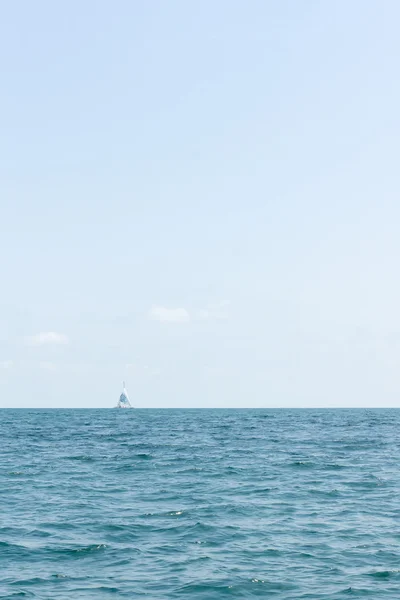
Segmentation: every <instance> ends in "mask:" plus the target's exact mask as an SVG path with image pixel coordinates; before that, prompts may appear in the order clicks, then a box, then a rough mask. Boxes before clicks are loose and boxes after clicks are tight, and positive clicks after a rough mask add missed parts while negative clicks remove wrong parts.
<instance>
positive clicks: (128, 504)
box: [0, 410, 400, 600]
mask: <svg viewBox="0 0 400 600" xmlns="http://www.w3.org/2000/svg"><path fill="white" fill-rule="evenodd" d="M0 440H1V446H0V483H1V485H0V597H1V598H14V597H16V598H17V597H21V598H22V597H26V598H43V599H45V598H46V599H52V600H54V599H62V600H64V599H74V600H76V599H77V598H82V599H86V598H87V599H89V598H90V599H92V598H93V599H94V598H96V599H100V600H101V599H108V598H113V599H115V598H148V599H163V600H166V599H173V598H194V599H198V600H200V599H201V600H203V599H204V600H206V599H207V600H208V599H210V600H218V599H220V598H221V599H222V598H228V597H229V598H235V599H236V598H277V599H282V600H283V599H285V600H290V599H296V600H300V599H316V600H317V599H318V600H320V599H323V598H329V599H336V598H337V599H339V598H349V597H350V598H364V597H367V596H368V597H369V598H373V599H374V600H378V599H380V598H385V599H389V598H390V599H391V598H393V599H396V600H397V599H398V598H399V597H400V467H399V455H400V411H399V410H325V411H324V410H320V411H318V410H236V411H235V410H199V411H196V410H192V411H190V410H186V411H178V410H134V411H116V410H93V411H91V410H80V411H79V410H65V411H61V410H54V411H28V410H21V411H12V410H2V411H0Z"/></svg>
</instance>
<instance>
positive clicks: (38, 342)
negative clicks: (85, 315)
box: [26, 331, 69, 346]
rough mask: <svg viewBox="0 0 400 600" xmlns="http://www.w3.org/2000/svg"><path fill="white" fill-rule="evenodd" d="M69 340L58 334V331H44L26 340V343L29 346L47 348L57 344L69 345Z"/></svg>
mask: <svg viewBox="0 0 400 600" xmlns="http://www.w3.org/2000/svg"><path fill="white" fill-rule="evenodd" d="M68 342H69V340H68V337H67V336H66V335H64V334H63V333H57V332H56V331H44V332H41V333H38V334H37V335H33V336H31V337H28V338H26V343H27V344H28V345H29V346H45V345H55V344H58V345H60V344H68Z"/></svg>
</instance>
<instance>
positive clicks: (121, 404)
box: [116, 381, 132, 408]
mask: <svg viewBox="0 0 400 600" xmlns="http://www.w3.org/2000/svg"><path fill="white" fill-rule="evenodd" d="M116 408H132V405H131V403H130V402H129V396H128V392H127V391H126V387H125V381H124V382H123V383H122V393H121V395H120V397H119V400H118V404H117V406H116Z"/></svg>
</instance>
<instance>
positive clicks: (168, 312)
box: [149, 306, 190, 323]
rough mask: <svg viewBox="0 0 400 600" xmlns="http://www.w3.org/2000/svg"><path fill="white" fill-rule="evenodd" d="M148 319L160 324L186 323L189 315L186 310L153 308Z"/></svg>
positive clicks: (163, 307)
mask: <svg viewBox="0 0 400 600" xmlns="http://www.w3.org/2000/svg"><path fill="white" fill-rule="evenodd" d="M149 318H150V319H152V320H153V321H161V322H162V323H188V321H190V315H189V313H188V311H187V310H186V308H166V307H165V306H153V307H152V308H151V309H150V311H149Z"/></svg>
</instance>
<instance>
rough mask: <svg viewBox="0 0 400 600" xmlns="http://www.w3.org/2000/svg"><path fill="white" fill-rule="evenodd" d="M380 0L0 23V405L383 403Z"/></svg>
mask: <svg viewBox="0 0 400 600" xmlns="http://www.w3.org/2000/svg"><path fill="white" fill-rule="evenodd" d="M399 20H400V3H399V2H398V1H397V0H352V1H351V2H349V1H348V0H336V1H335V2H325V1H322V0H320V1H317V0H303V1H301V2H296V1H295V0H290V1H289V0H250V1H248V2H245V1H244V0H218V2H215V0H213V1H211V0H202V1H201V2H187V0H169V1H168V2H165V1H164V0H152V1H151V2H138V1H136V0H115V1H114V2H109V1H108V0H107V1H106V0H85V2H81V1H78V0H68V1H66V0H61V1H60V2H53V0H36V1H35V2H31V1H30V0H18V1H17V2H4V3H2V5H1V18H0V73H1V78H0V132H1V135H0V251H1V257H2V258H1V261H0V407H54V408H58V407H82V408H83V407H93V408H94V407H112V406H114V405H115V403H116V401H117V399H118V396H119V393H120V388H121V381H122V380H123V379H124V380H125V381H126V384H127V388H128V391H129V393H130V397H131V400H132V403H133V404H134V405H135V406H137V407H140V408H146V407H149V408H150V407H188V408H190V407H306V406H310V407H315V406H318V407H331V406H365V407H372V406H399V407H400V279H399V274H398V270H399V266H398V264H399V257H400V235H399V223H400V197H399V191H400V185H399V184H400V169H399V167H398V157H399V140H400V116H399V115H400V112H399V106H400V82H399V77H398V73H399V59H400V37H399V35H398V23H399Z"/></svg>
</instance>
